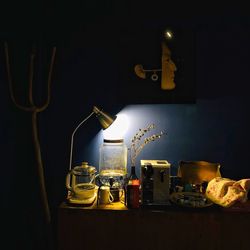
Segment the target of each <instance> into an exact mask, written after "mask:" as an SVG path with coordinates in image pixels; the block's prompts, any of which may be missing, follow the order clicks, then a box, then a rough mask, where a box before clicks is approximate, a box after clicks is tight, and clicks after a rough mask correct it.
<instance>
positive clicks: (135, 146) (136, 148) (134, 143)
mask: <svg viewBox="0 0 250 250" xmlns="http://www.w3.org/2000/svg"><path fill="white" fill-rule="evenodd" d="M153 128H155V125H154V124H151V125H149V126H148V127H147V128H145V129H139V131H138V132H137V133H136V134H135V135H134V137H133V138H132V140H131V146H130V148H129V149H130V160H131V164H132V166H135V163H136V158H137V156H138V155H139V154H140V153H141V151H142V150H143V148H144V147H145V146H146V144H148V143H149V142H151V141H155V140H156V139H159V138H161V136H162V135H164V133H163V132H162V131H161V132H160V133H159V134H154V135H151V136H149V137H147V138H145V139H144V140H143V142H142V143H141V139H142V137H143V136H145V134H146V133H148V132H149V131H150V130H151V129H153Z"/></svg>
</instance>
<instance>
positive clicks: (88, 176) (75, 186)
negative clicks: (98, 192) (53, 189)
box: [66, 162, 96, 199]
mask: <svg viewBox="0 0 250 250" xmlns="http://www.w3.org/2000/svg"><path fill="white" fill-rule="evenodd" d="M95 173H96V168H95V167H93V166H89V165H88V162H82V165H81V166H76V167H74V168H73V169H71V170H70V171H69V173H68V174H67V176H66V188H67V189H68V191H70V192H71V193H72V194H73V195H74V196H75V197H76V198H79V199H86V198H90V197H91V196H92V195H93V194H94V190H95Z"/></svg>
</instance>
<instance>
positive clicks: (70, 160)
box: [69, 111, 95, 171]
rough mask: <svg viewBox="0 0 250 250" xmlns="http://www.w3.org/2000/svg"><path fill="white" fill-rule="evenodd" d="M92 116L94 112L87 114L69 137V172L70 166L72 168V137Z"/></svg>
mask: <svg viewBox="0 0 250 250" xmlns="http://www.w3.org/2000/svg"><path fill="white" fill-rule="evenodd" d="M93 114H95V112H94V111H93V112H91V114H89V115H88V116H87V117H86V118H85V119H83V120H82V121H81V122H80V123H79V124H78V125H77V127H76V128H75V129H74V131H73V133H72V135H71V143H70V157H69V171H70V170H71V166H72V155H73V146H74V135H75V133H76V131H77V130H78V129H79V128H80V127H81V125H82V124H83V123H84V122H86V121H87V120H88V119H89V118H90V117H91V116H92V115H93Z"/></svg>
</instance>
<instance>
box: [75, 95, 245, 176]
mask: <svg viewBox="0 0 250 250" xmlns="http://www.w3.org/2000/svg"><path fill="white" fill-rule="evenodd" d="M120 113H123V114H126V115H127V116H128V117H129V123H130V126H129V130H128V132H127V133H126V135H125V138H124V139H125V143H126V144H127V146H128V147H130V140H131V138H132V137H133V135H134V134H135V133H136V132H137V131H138V129H139V128H145V127H147V126H148V125H149V124H151V123H154V124H155V125H156V127H155V129H153V130H152V133H151V132H150V134H149V135H151V134H153V133H158V132H160V131H163V132H166V133H167V135H166V136H163V137H162V138H160V139H159V140H157V141H154V142H151V143H150V144H148V145H146V146H145V148H144V149H143V151H142V152H141V154H140V155H139V157H138V159H137V168H138V167H139V164H140V162H139V160H140V159H164V160H168V161H169V162H170V163H171V166H172V168H171V174H172V175H175V174H176V170H177V167H178V162H179V161H180V160H204V161H210V162H218V163H220V164H221V172H222V175H223V176H225V177H228V178H236V179H239V178H246V177H249V174H248V168H247V161H248V152H247V147H248V142H249V133H248V128H249V121H248V120H247V119H248V118H247V103H244V100H237V101H236V100H235V99H234V100H232V98H223V99H218V100H198V101H197V104H188V105H187V104H171V105H165V104H164V105H161V104H160V105H129V106H126V107H124V109H122V110H121V111H120ZM101 143H102V133H101V132H100V133H98V135H97V136H96V137H95V138H94V139H93V140H91V141H90V143H86V141H85V143H84V145H85V147H86V144H88V145H89V146H88V147H86V149H84V148H83V147H82V148H81V150H79V152H81V154H79V155H78V156H77V158H78V159H79V161H80V159H84V160H87V161H88V162H89V163H90V164H91V165H94V166H95V167H97V168H98V159H99V146H100V144H101ZM79 146H80V145H79ZM130 165H131V164H130V159H129V157H128V171H129V170H130Z"/></svg>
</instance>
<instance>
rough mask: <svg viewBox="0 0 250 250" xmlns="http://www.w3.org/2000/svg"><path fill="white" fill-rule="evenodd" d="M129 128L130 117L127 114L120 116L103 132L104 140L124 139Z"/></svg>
mask: <svg viewBox="0 0 250 250" xmlns="http://www.w3.org/2000/svg"><path fill="white" fill-rule="evenodd" d="M128 127H129V121H128V117H127V116H126V115H125V114H118V115H117V118H116V120H115V122H114V123H112V124H111V125H110V127H109V128H107V129H105V130H103V138H104V139H109V140H117V139H123V137H124V135H125V133H126V132H127V130H128Z"/></svg>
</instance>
